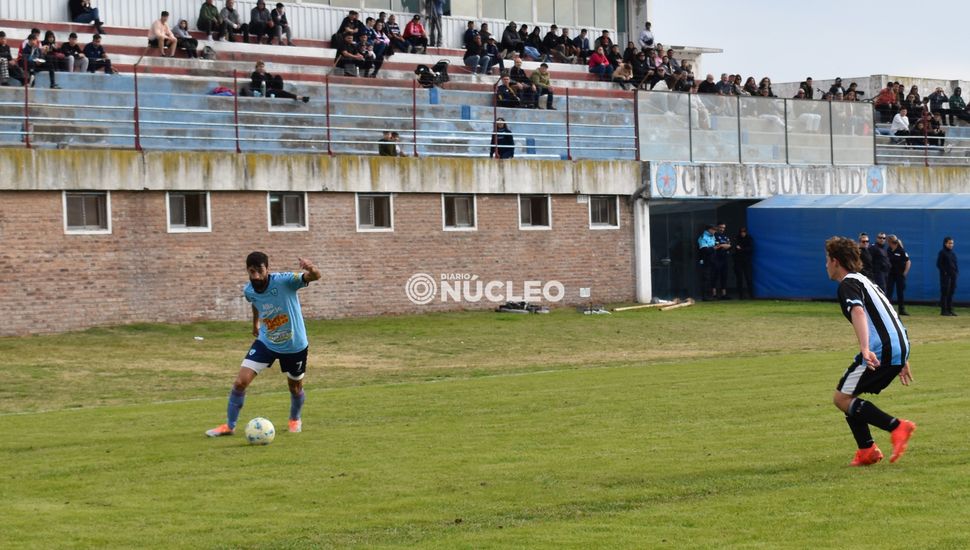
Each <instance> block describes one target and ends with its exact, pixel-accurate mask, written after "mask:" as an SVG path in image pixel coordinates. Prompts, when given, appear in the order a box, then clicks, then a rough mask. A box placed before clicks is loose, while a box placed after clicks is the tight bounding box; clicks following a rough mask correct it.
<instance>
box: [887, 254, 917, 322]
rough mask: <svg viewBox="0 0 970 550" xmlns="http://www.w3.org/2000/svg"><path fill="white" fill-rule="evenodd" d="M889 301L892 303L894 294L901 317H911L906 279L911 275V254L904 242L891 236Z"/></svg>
mask: <svg viewBox="0 0 970 550" xmlns="http://www.w3.org/2000/svg"><path fill="white" fill-rule="evenodd" d="M887 240H888V241H889V299H890V301H892V299H893V294H895V295H896V306H897V307H898V308H899V314H900V315H909V313H907V312H906V298H905V292H906V277H907V275H909V268H910V266H911V265H912V262H910V261H909V254H907V253H906V249H904V248H903V243H902V241H900V240H899V238H898V237H897V236H896V235H889V236H888V237H887Z"/></svg>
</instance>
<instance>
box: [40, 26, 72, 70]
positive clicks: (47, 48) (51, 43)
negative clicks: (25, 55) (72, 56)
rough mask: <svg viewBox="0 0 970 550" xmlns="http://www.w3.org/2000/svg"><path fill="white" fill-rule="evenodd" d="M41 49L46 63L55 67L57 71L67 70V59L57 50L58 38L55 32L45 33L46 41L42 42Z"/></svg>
mask: <svg viewBox="0 0 970 550" xmlns="http://www.w3.org/2000/svg"><path fill="white" fill-rule="evenodd" d="M40 49H41V55H43V57H44V62H46V63H48V64H49V66H51V67H53V68H54V70H55V71H66V70H67V58H66V57H65V56H64V54H63V53H61V51H60V50H59V49H58V48H57V36H56V35H55V34H54V31H47V32H45V33H44V39H43V40H41V42H40Z"/></svg>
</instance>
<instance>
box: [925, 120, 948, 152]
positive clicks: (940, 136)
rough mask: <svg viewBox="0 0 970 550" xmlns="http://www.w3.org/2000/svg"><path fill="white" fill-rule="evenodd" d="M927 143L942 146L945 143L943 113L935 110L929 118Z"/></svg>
mask: <svg viewBox="0 0 970 550" xmlns="http://www.w3.org/2000/svg"><path fill="white" fill-rule="evenodd" d="M927 134H928V135H929V145H931V146H933V147H940V148H943V147H944V146H945V145H946V140H945V138H946V130H944V129H943V115H942V114H941V113H940V112H939V111H937V112H934V113H933V116H932V117H931V118H930V120H929V131H928V132H927Z"/></svg>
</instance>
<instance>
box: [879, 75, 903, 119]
mask: <svg viewBox="0 0 970 550" xmlns="http://www.w3.org/2000/svg"><path fill="white" fill-rule="evenodd" d="M897 91H898V88H897V87H896V84H894V83H892V82H890V83H889V85H887V86H886V87H885V88H883V89H882V90H879V95H877V96H876V99H875V100H874V101H873V104H874V105H875V106H876V111H878V112H879V115H880V122H882V123H886V122H889V121H890V120H892V119H893V116H895V115H896V113H897V112H899V108H900V106H901V104H900V101H899V98H898V96H897Z"/></svg>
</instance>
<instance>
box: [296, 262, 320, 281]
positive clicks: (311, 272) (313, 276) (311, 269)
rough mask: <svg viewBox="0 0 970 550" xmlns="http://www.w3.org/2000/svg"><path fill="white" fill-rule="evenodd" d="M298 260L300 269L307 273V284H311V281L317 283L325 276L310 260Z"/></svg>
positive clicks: (305, 277)
mask: <svg viewBox="0 0 970 550" xmlns="http://www.w3.org/2000/svg"><path fill="white" fill-rule="evenodd" d="M297 259H298V260H300V269H302V270H303V271H304V273H305V276H304V280H305V281H306V282H308V283H309V282H310V281H316V280H318V279H319V278H320V277H322V276H323V274H321V273H320V270H319V269H317V266H315V265H313V262H311V261H310V260H308V259H306V258H297Z"/></svg>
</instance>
